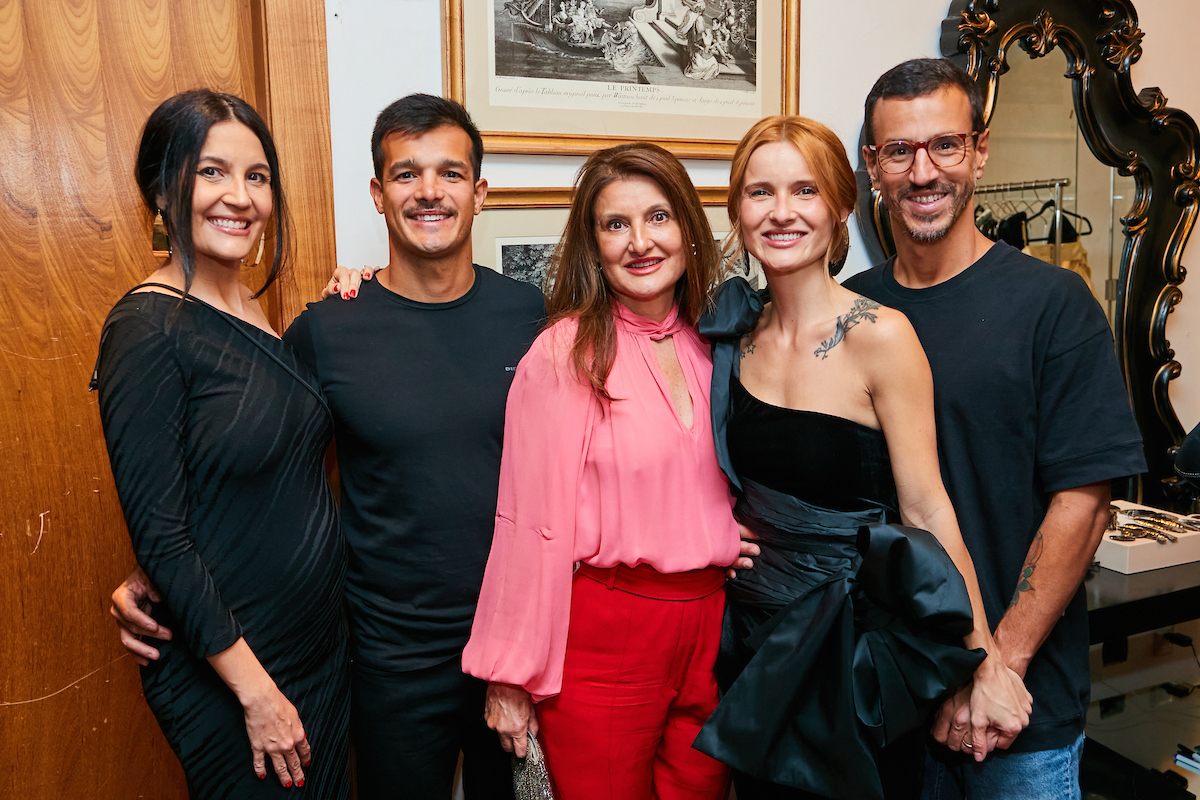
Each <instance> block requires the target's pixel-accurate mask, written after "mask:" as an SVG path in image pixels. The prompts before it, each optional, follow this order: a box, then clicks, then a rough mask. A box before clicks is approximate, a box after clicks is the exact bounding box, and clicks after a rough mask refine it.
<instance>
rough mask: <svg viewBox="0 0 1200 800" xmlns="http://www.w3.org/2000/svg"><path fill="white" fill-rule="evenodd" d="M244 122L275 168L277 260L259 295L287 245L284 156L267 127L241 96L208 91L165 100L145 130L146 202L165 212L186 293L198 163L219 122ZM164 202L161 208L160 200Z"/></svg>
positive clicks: (142, 170) (140, 171)
mask: <svg viewBox="0 0 1200 800" xmlns="http://www.w3.org/2000/svg"><path fill="white" fill-rule="evenodd" d="M228 120H234V121H237V122H240V123H242V124H243V125H245V126H246V127H247V128H249V129H250V130H251V131H253V132H254V135H255V136H257V137H258V141H259V142H261V143H262V148H263V153H264V154H265V155H266V157H267V167H268V168H269V169H270V170H271V199H272V203H273V208H274V210H273V215H274V217H275V232H274V234H273V235H272V236H273V238H274V239H275V257H274V260H273V262H272V263H271V270H270V272H269V273H267V279H266V281H265V282H264V283H263V285H262V288H260V289H259V290H258V291H257V292H255V293H254V297H258V296H259V295H261V294H262V293H263V292H265V291H266V290H267V287H268V286H270V285H271V284H272V283H274V282H275V279H276V278H277V277H279V271H280V270H281V269H282V268H283V263H284V261H285V258H286V256H285V253H286V252H287V244H288V238H287V237H288V229H289V227H290V223H289V220H288V213H287V205H286V203H285V202H284V197H283V174H282V172H281V171H280V169H279V155H278V153H277V152H276V151H275V141H274V140H273V139H272V138H271V132H270V131H269V130H268V129H267V123H265V122H263V118H262V117H260V116H259V115H258V112H257V111H255V110H254V109H253V108H251V107H250V104H249V103H247V102H246V101H245V100H243V99H242V98H240V97H235V96H233V95H231V94H221V93H219V92H214V91H211V90H209V89H196V90H193V91H190V92H182V93H180V94H177V95H175V96H174V97H172V98H170V99H168V100H166V101H165V102H164V103H163V104H162V105H160V106H159V107H158V108H156V109H154V111H153V112H152V113H151V114H150V118H149V119H147V120H146V125H145V127H144V128H143V129H142V139H141V142H140V143H139V145H138V154H137V164H136V165H135V166H134V175H135V177H136V178H137V184H138V188H139V189H140V190H141V192H142V200H144V201H145V203H146V207H147V208H148V209H149V210H150V213H151V215H153V214H155V213H161V214H162V216H163V224H164V226H165V227H166V229H167V235H168V236H170V238H171V251H172V259H173V260H174V261H175V263H176V264H178V265H179V268H180V269H181V270H183V281H184V284H183V285H184V293H185V294H186V293H187V291H188V290H190V289H191V287H192V277H193V275H194V274H195V272H196V245H195V243H194V242H193V241H192V193H193V191H194V189H195V185H196V165H197V164H198V163H199V161H200V151H201V150H202V149H203V148H204V142H205V141H206V140H207V139H208V131H209V129H210V128H212V126H213V125H216V124H217V123H218V122H226V121H228ZM160 197H161V198H162V201H163V203H162V208H159V205H158V198H160Z"/></svg>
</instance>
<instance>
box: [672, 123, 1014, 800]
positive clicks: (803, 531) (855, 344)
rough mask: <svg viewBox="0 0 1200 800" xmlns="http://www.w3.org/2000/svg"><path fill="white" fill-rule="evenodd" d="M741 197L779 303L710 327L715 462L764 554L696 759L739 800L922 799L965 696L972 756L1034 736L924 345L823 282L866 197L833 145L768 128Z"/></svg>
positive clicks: (755, 299)
mask: <svg viewBox="0 0 1200 800" xmlns="http://www.w3.org/2000/svg"><path fill="white" fill-rule="evenodd" d="M729 185H730V191H729V202H728V210H729V218H730V221H731V223H732V226H733V229H734V234H733V237H732V240H733V247H732V248H731V250H732V251H733V252H734V253H737V255H739V256H740V254H741V253H740V250H741V248H742V247H744V248H745V250H746V251H748V252H749V253H750V254H751V255H753V256H755V257H756V258H757V259H758V260H759V261H760V262H762V265H763V271H764V274H765V275H766V277H767V285H768V289H769V292H768V293H766V294H765V295H760V294H758V293H756V292H754V291H753V290H752V289H751V288H750V286H749V284H747V283H746V282H745V281H744V280H742V279H740V278H734V279H733V280H730V281H728V282H727V283H725V284H724V285H723V286H722V287H721V289H720V290H719V291H718V295H717V299H716V308H715V310H714V311H712V312H711V313H710V314H709V315H708V316H707V317H706V318H705V319H704V320H702V321H701V324H700V331H701V333H702V334H703V335H705V336H706V337H708V338H709V340H710V341H712V342H713V387H712V413H713V431H714V435H715V437H716V445H717V456H718V460H719V461H720V463H721V467H722V469H723V470H724V471H725V473H726V475H727V476H728V477H729V479H730V482H731V483H732V484H733V486H734V488H735V491H736V492H737V494H738V495H739V499H738V503H737V507H736V508H735V514H736V515H737V516H738V518H739V520H740V521H741V522H742V523H744V524H745V525H746V527H747V528H749V529H750V531H751V532H753V533H754V535H755V538H756V540H757V542H758V545H759V547H760V549H761V555H760V556H758V557H757V558H755V559H754V567H753V569H751V570H743V571H740V572H739V573H738V575H737V577H736V579H734V580H732V581H730V583H729V585H728V588H727V590H726V597H727V601H728V602H727V607H726V616H725V623H724V631H723V637H722V642H721V653H720V658H719V660H718V664H717V670H718V676H717V677H718V681H719V683H720V685H721V688H722V691H723V697H722V701H721V705H720V706H719V707H718V709H717V711H716V712H715V713H714V714H713V715H712V717H711V718H710V719H709V722H708V724H707V725H706V726H705V728H704V730H703V731H702V732H701V734H700V736H699V737H698V738H697V740H696V745H695V746H696V747H698V748H699V749H701V750H703V751H704V752H706V753H709V754H710V755H713V756H715V757H717V758H719V759H721V760H722V761H725V762H726V763H728V764H730V765H731V766H732V767H733V768H734V782H735V785H736V787H737V792H738V797H739V800H762V799H764V798H810V797H834V798H853V799H854V800H865V799H866V798H883V797H888V798H901V797H915V796H917V795H918V794H919V790H920V785H919V776H920V764H921V758H922V752H923V750H922V746H923V736H924V734H925V732H926V731H927V730H928V726H929V723H930V721H931V718H932V714H933V712H934V711H935V710H937V708H938V706H939V705H940V704H941V703H942V702H943V701H944V700H946V699H947V698H948V697H950V696H951V695H953V694H954V693H955V690H959V687H964V686H965V688H963V689H961V691H960V692H959V694H958V695H957V696H956V697H955V698H953V699H952V700H950V701H947V702H949V703H953V704H955V705H953V706H947V708H953V709H957V708H960V707H964V706H966V705H967V704H968V703H969V712H970V720H969V722H970V724H969V725H963V726H962V727H961V728H959V729H958V730H957V732H956V733H952V734H951V735H957V736H959V737H961V739H962V743H961V747H962V748H964V749H967V750H973V751H974V752H975V754H976V757H977V758H982V757H983V756H984V755H986V753H987V752H988V751H989V750H990V749H992V748H993V747H995V746H1001V747H1004V746H1007V744H1008V743H1010V742H1011V741H1012V739H1013V738H1014V737H1015V736H1016V734H1017V733H1019V732H1020V730H1021V728H1023V727H1024V726H1025V725H1026V724H1027V723H1028V713H1029V710H1030V697H1029V694H1028V692H1026V691H1025V688H1024V685H1023V684H1022V683H1021V680H1020V678H1019V677H1018V676H1017V675H1016V673H1014V672H1012V671H1011V670H1009V669H1008V668H1007V667H1005V666H1004V664H1003V663H1002V662H1001V660H1000V657H999V655H989V654H990V653H998V650H997V649H996V646H995V643H994V642H993V640H992V637H991V634H990V632H989V630H988V628H987V621H986V617H985V616H984V613H983V605H982V601H981V599H980V594H979V587H978V583H977V581H976V580H975V572H974V567H973V566H972V564H971V559H970V556H969V554H968V553H967V551H966V548H965V546H964V545H963V542H962V537H961V535H960V533H959V530H958V523H957V521H956V520H955V517H954V510H953V508H952V507H951V505H950V501H949V499H948V497H947V496H946V491H945V488H944V487H943V485H942V481H941V475H940V472H939V467H938V460H937V442H936V436H935V432H934V421H933V419H934V418H933V383H932V378H931V376H930V372H929V365H928V362H927V361H926V359H925V355H924V352H923V351H922V349H921V346H920V343H919V341H918V340H917V337H916V334H915V333H914V332H913V330H912V326H911V325H909V323H908V320H907V319H905V318H904V316H903V315H902V314H900V313H899V312H896V311H893V310H891V309H887V308H882V307H880V306H879V305H878V304H876V303H873V302H871V301H870V300H867V299H866V298H863V297H860V296H858V295H856V294H854V293H853V292H850V291H848V290H846V289H843V288H842V287H841V286H839V285H838V284H837V283H836V282H835V281H834V280H833V278H832V275H833V274H836V271H837V269H839V268H840V266H841V263H842V262H844V260H845V253H846V249H847V247H848V244H849V239H848V231H847V230H846V217H847V216H848V215H849V213H850V210H851V209H852V208H853V207H854V202H855V195H856V186H855V179H854V173H853V170H852V169H851V167H850V164H849V162H848V161H847V159H846V154H845V150H844V149H843V147H842V145H841V142H840V141H839V140H838V139H837V137H836V136H835V135H834V134H833V133H832V132H831V131H830V130H829V129H828V128H826V127H825V126H823V125H821V124H820V123H816V122H813V121H811V120H807V119H804V118H802V117H794V116H791V117H771V118H768V119H765V120H762V121H761V122H759V123H758V124H757V125H755V126H754V127H753V128H752V129H751V130H750V132H749V133H748V134H746V137H745V138H744V139H743V140H742V142H741V144H740V145H739V146H738V149H737V152H736V153H735V155H734V160H733V168H732V174H731V176H730V184H729ZM905 526H913V527H905ZM922 529H924V530H922ZM964 716H965V712H964Z"/></svg>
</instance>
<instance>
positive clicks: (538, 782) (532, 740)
mask: <svg viewBox="0 0 1200 800" xmlns="http://www.w3.org/2000/svg"><path fill="white" fill-rule="evenodd" d="M513 794H514V795H516V800H555V794H554V784H553V783H552V782H551V781H550V770H548V769H547V768H546V754H545V753H544V752H543V751H542V746H541V745H540V744H538V740H537V737H535V736H534V735H533V734H532V733H531V734H529V751H528V752H527V753H526V754H525V758H517V757H516V756H513Z"/></svg>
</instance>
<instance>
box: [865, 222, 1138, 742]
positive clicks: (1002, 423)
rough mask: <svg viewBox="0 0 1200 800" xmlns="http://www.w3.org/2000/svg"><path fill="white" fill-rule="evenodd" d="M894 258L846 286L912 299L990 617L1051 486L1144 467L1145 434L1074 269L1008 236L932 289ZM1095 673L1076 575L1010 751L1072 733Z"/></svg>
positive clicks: (950, 481) (1007, 590)
mask: <svg viewBox="0 0 1200 800" xmlns="http://www.w3.org/2000/svg"><path fill="white" fill-rule="evenodd" d="M893 263H894V262H892V261H889V262H888V263H886V264H884V265H882V266H879V267H875V268H874V269H871V270H868V271H867V272H864V273H862V274H860V275H855V276H853V277H851V278H850V279H848V280H847V281H846V284H845V285H846V287H847V288H849V289H851V290H853V291H855V292H858V293H860V294H862V295H864V296H866V297H869V298H871V299H872V300H875V301H877V302H879V303H882V304H883V305H886V306H890V307H892V308H895V309H898V310H900V311H902V312H904V314H905V315H907V316H908V318H909V321H911V322H912V325H913V328H915V329H916V332H917V336H918V337H919V338H920V340H921V344H922V346H923V347H924V348H925V354H926V355H927V356H928V357H929V365H930V367H931V368H932V370H933V384H934V408H935V414H936V418H937V438H938V452H939V455H940V457H941V465H942V478H943V480H944V481H945V483H946V489H947V491H948V492H949V494H950V499H951V501H952V502H953V503H954V510H955V512H956V513H957V515H958V521H959V525H960V526H961V528H962V534H963V539H964V540H965V541H966V544H967V548H968V549H969V550H970V552H971V557H972V559H973V560H974V562H975V571H976V574H977V575H978V577H979V588H980V590H981V591H982V593H983V603H984V607H985V608H986V610H987V615H988V622H989V624H990V625H991V627H992V629H993V630H995V627H996V625H997V624H998V623H999V622H1000V619H1001V618H1002V617H1003V616H1004V613H1005V611H1007V609H1008V606H1009V603H1010V601H1011V600H1012V597H1013V593H1014V590H1015V589H1016V587H1017V583H1018V581H1019V580H1020V573H1021V570H1022V568H1023V567H1024V563H1025V557H1026V555H1027V554H1028V552H1029V547H1030V545H1031V544H1032V542H1033V538H1034V536H1035V534H1036V533H1037V530H1038V527H1039V525H1040V524H1041V522H1042V519H1043V517H1044V516H1045V514H1046V509H1047V507H1048V505H1049V500H1050V495H1051V494H1052V493H1054V492H1057V491H1061V490H1064V489H1071V488H1074V487H1077V486H1083V485H1085V484H1089V483H1095V482H1098V481H1105V480H1110V479H1115V478H1121V477H1124V476H1126V475H1132V474H1136V473H1139V472H1144V471H1145V469H1146V462H1145V457H1144V455H1143V452H1142V440H1141V435H1140V434H1139V432H1138V428H1137V424H1136V423H1135V422H1134V419H1133V414H1132V412H1131V411H1130V408H1129V399H1128V396H1127V394H1126V392H1125V384H1124V382H1123V381H1122V379H1121V373H1120V370H1119V368H1118V366H1117V360H1116V355H1115V352H1114V348H1113V339H1112V333H1111V331H1110V329H1109V326H1108V322H1107V320H1106V319H1105V317H1104V313H1103V311H1102V310H1101V309H1100V307H1099V305H1097V303H1096V301H1095V300H1094V299H1093V298H1092V295H1091V292H1090V291H1089V290H1088V288H1087V285H1086V284H1085V283H1084V282H1083V280H1082V279H1080V278H1079V276H1078V275H1075V274H1074V273H1072V272H1069V271H1068V270H1065V269H1059V268H1057V267H1053V266H1050V265H1048V264H1045V263H1043V262H1041V261H1038V260H1037V259H1034V258H1031V257H1029V256H1026V255H1023V254H1022V253H1021V252H1020V251H1018V250H1015V249H1014V248H1012V247H1010V246H1009V245H1007V244H1004V243H1003V242H1001V243H997V244H995V245H993V246H992V247H991V249H990V250H988V252H987V253H986V254H985V255H984V256H983V258H981V259H979V261H977V262H975V263H974V264H973V265H971V266H970V267H969V268H968V269H966V270H965V271H963V272H962V273H960V274H958V275H956V276H954V277H953V278H951V279H950V280H947V281H945V282H943V283H940V284H937V285H936V286H931V287H929V288H926V289H908V288H905V287H903V286H901V285H900V284H899V283H897V282H896V279H895V278H894V277H893V275H892V266H893ZM1090 684H1091V678H1090V674H1089V669H1088V623H1087V602H1086V599H1085V597H1084V593H1083V589H1082V587H1080V589H1079V590H1077V591H1076V593H1075V596H1074V597H1073V598H1072V599H1071V602H1070V604H1069V605H1068V606H1067V610H1066V612H1065V614H1064V615H1063V617H1062V619H1061V620H1060V621H1059V623H1058V624H1057V625H1055V627H1054V629H1053V631H1052V632H1051V633H1050V636H1049V638H1047V639H1046V642H1045V643H1044V644H1043V645H1042V646H1041V648H1040V649H1039V650H1038V652H1037V654H1036V655H1035V656H1034V658H1033V660H1032V661H1031V663H1030V665H1029V669H1028V672H1027V673H1026V676H1025V685H1026V687H1027V688H1028V689H1029V691H1030V693H1031V694H1032V695H1033V714H1032V717H1031V719H1030V725H1029V728H1027V729H1026V730H1025V731H1024V732H1022V733H1021V735H1020V736H1018V737H1017V740H1016V742H1015V743H1014V744H1013V747H1012V748H1011V750H1010V752H1020V751H1031V750H1048V749H1052V748H1058V747H1064V746H1066V745H1068V744H1071V743H1072V742H1074V740H1075V739H1076V738H1077V737H1078V736H1079V735H1080V734H1081V733H1082V732H1083V723H1084V717H1085V715H1086V713H1087V704H1088V696H1089V689H1090ZM998 752H1002V751H998Z"/></svg>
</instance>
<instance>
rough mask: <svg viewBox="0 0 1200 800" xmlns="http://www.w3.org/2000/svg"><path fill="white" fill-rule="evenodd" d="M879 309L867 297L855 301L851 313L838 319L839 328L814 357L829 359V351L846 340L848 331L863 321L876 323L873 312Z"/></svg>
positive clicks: (877, 305) (814, 352)
mask: <svg viewBox="0 0 1200 800" xmlns="http://www.w3.org/2000/svg"><path fill="white" fill-rule="evenodd" d="M877 308H879V303H876V302H875V301H874V300H868V299H867V298H865V297H860V298H858V299H857V300H855V301H854V306H853V307H852V308H851V309H850V311H849V313H847V314H844V315H843V316H840V317H838V319H837V328H835V329H834V331H833V336H831V337H830V338H828V339H826V340H825V341H823V342H821V346H820V347H818V348H817V349H816V350H814V351H813V355H814V356H816V357H818V358H821V359H825V358H829V351H830V350H832V349H833V348H835V347H837V346H838V344H839V343H841V341H842V340H843V339H845V338H846V331H848V330H850V329H851V328H853V327H854V326H855V325H857V324H858V323H860V322H862V321H863V320H866V321H867V322H875V320H876V316H875V314H873V313H871V312H873V311H874V310H875V309H877Z"/></svg>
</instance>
